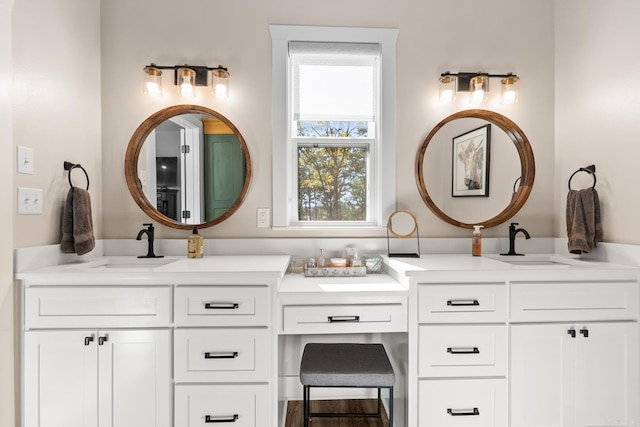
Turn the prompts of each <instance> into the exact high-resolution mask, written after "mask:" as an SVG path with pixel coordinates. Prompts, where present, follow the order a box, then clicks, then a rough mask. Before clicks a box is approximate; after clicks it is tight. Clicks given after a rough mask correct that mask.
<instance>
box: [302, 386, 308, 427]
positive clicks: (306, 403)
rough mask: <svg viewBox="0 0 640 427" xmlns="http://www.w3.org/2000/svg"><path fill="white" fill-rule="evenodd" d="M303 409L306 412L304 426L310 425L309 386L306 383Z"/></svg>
mask: <svg viewBox="0 0 640 427" xmlns="http://www.w3.org/2000/svg"><path fill="white" fill-rule="evenodd" d="M302 400H303V402H302V408H303V409H302V411H303V412H304V414H303V417H304V424H303V425H304V427H309V405H310V402H309V386H308V385H305V386H304V389H303V392H302Z"/></svg>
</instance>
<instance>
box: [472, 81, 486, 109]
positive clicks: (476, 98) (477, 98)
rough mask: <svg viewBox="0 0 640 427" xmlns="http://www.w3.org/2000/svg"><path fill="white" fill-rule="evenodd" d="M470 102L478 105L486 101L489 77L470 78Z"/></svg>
mask: <svg viewBox="0 0 640 427" xmlns="http://www.w3.org/2000/svg"><path fill="white" fill-rule="evenodd" d="M470 90H471V102H472V103H474V104H480V103H482V102H484V101H486V100H487V93H488V92H489V77H488V76H485V75H477V76H475V77H472V78H471V82H470Z"/></svg>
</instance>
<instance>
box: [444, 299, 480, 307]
mask: <svg viewBox="0 0 640 427" xmlns="http://www.w3.org/2000/svg"><path fill="white" fill-rule="evenodd" d="M447 305H450V306H452V307H465V306H473V305H480V302H479V301H478V300H477V299H450V300H449V301H447Z"/></svg>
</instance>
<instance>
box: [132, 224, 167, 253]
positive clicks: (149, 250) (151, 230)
mask: <svg viewBox="0 0 640 427" xmlns="http://www.w3.org/2000/svg"><path fill="white" fill-rule="evenodd" d="M142 225H144V226H145V227H147V228H143V229H142V230H140V231H139V232H138V236H137V237H136V240H142V236H143V235H144V234H146V235H147V242H148V247H147V254H146V255H140V256H139V257H138V258H162V257H163V255H156V254H154V253H153V240H154V234H155V228H153V224H151V223H149V224H142Z"/></svg>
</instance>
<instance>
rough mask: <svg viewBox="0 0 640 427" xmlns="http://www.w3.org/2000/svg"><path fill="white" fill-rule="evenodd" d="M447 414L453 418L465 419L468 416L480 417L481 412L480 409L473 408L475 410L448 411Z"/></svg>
mask: <svg viewBox="0 0 640 427" xmlns="http://www.w3.org/2000/svg"><path fill="white" fill-rule="evenodd" d="M447 413H448V414H449V415H451V416H452V417H461V416H462V417H464V416H467V415H480V411H478V408H473V409H451V408H449V409H447Z"/></svg>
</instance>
